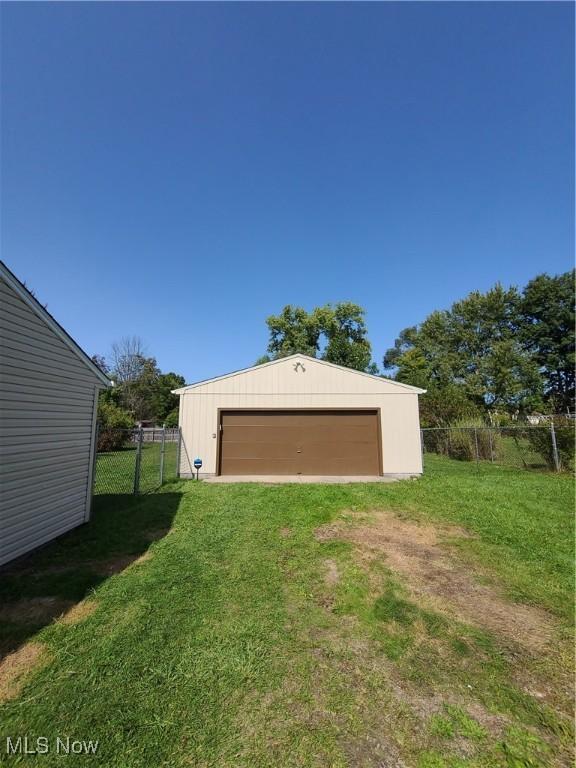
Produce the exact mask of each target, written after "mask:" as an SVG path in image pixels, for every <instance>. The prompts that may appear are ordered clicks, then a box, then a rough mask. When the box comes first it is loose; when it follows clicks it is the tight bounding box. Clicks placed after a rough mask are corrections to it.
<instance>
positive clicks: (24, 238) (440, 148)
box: [1, 2, 574, 381]
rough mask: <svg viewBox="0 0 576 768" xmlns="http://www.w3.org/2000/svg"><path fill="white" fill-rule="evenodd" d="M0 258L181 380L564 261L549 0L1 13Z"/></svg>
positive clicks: (569, 70)
mask: <svg viewBox="0 0 576 768" xmlns="http://www.w3.org/2000/svg"><path fill="white" fill-rule="evenodd" d="M1 12H2V78H3V82H2V90H3V100H2V200H1V205H2V210H1V213H2V258H3V259H4V261H6V263H7V264H8V265H9V266H10V267H11V269H12V270H13V271H14V272H15V273H16V274H17V275H18V276H19V277H20V279H22V280H25V281H26V282H27V284H28V285H29V286H30V287H31V288H33V289H34V291H35V292H36V294H37V296H38V297H39V298H40V300H41V301H42V302H47V303H48V309H49V310H50V311H51V312H52V313H53V314H54V315H55V317H56V318H57V319H58V320H59V321H60V322H61V323H62V324H63V325H64V327H65V328H66V329H67V330H68V331H69V332H70V333H71V334H72V335H73V336H74V337H75V338H76V339H77V341H78V342H79V343H80V344H81V345H82V346H83V347H84V348H85V349H86V350H87V351H88V352H89V353H90V354H92V353H94V352H99V353H106V352H107V351H108V350H109V348H110V345H111V343H112V341H114V340H116V339H118V338H120V337H121V336H124V335H131V334H138V335H140V336H141V337H142V338H143V339H144V340H145V341H146V343H147V346H148V351H149V353H150V354H153V355H155V356H156V357H157V359H158V361H159V364H160V366H161V367H162V369H163V370H174V371H177V372H179V373H182V374H183V375H184V376H185V377H186V379H187V381H193V380H196V379H201V378H205V377H208V376H212V375H217V374H220V373H223V372H226V371H228V370H232V369H236V368H241V367H244V366H247V365H251V364H252V363H253V362H254V360H255V359H256V358H257V357H258V356H259V355H261V354H262V353H263V352H264V351H265V347H266V344H267V329H266V326H265V323H264V320H265V318H266V316H267V315H269V314H271V313H276V312H278V311H279V310H280V309H281V308H282V307H283V306H284V305H285V304H287V303H293V304H300V305H303V306H305V307H307V308H309V309H310V308H312V307H313V306H316V305H319V304H324V303H326V302H336V301H339V300H352V301H356V302H358V303H359V304H361V305H362V306H364V307H365V308H366V311H367V322H368V328H369V332H370V339H371V341H372V345H373V351H374V358H375V360H376V361H377V362H378V363H381V359H382V355H383V353H384V351H385V350H386V348H387V347H388V346H391V345H392V343H393V341H394V338H395V337H396V335H397V333H398V332H399V331H400V330H401V329H402V328H404V327H406V326H408V325H412V324H415V323H417V322H419V321H421V320H423V319H424V317H425V316H426V315H427V314H428V313H429V312H430V311H432V310H433V309H436V308H443V307H447V306H449V305H450V304H451V303H452V302H453V301H454V300H456V299H458V298H461V297H462V296H464V295H465V294H467V293H468V292H469V291H471V290H473V289H481V290H484V289H487V288H489V287H490V286H491V285H492V284H494V283H495V282H496V281H501V282H503V283H504V284H510V283H511V284H517V285H522V284H524V283H525V282H526V281H527V280H528V279H530V278H531V277H533V276H534V275H536V274H538V273H540V272H543V271H548V272H550V273H558V272H562V271H565V270H567V269H569V268H570V267H571V266H572V263H573V246H574V241H573V237H574V229H573V207H574V183H573V173H574V149H573V132H574V96H573V93H574V74H573V73H574V66H573V54H574V50H573V39H574V38H573V36H574V6H573V5H572V4H571V3H538V2H532V3H520V2H519V3H378V4H376V3H374V4H372V3H356V4H353V3H334V4H333V3H313V4H312V3H311V4H307V3H294V4H293V3H283V4H279V3H278V4H276V3H269V4H259V3H249V4H248V3H247V4H244V3H237V4H228V3H214V4H212V3H201V4H191V3H190V4H185V3H173V4H167V3H164V4H162V3H123V4H108V3H104V4H98V3H91V4H82V3H49V4H42V3H40V4H35V3H17V4H13V3H3V4H2V9H1Z"/></svg>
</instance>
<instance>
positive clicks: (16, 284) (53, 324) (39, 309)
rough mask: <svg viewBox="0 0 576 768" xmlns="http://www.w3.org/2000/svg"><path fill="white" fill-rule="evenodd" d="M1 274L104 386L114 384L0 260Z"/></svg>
mask: <svg viewBox="0 0 576 768" xmlns="http://www.w3.org/2000/svg"><path fill="white" fill-rule="evenodd" d="M0 275H2V277H3V279H4V280H5V281H6V283H8V285H9V286H10V287H11V288H12V290H13V291H14V292H15V293H16V294H17V295H18V296H19V297H20V298H21V299H22V301H23V302H24V303H25V304H26V305H27V306H28V307H30V309H31V310H32V311H33V312H34V313H35V314H36V315H38V317H40V319H41V320H42V321H43V322H44V323H46V325H47V326H48V327H49V328H50V329H51V330H52V331H53V332H54V333H55V334H56V335H57V336H58V338H60V339H61V341H63V342H64V344H66V346H67V347H68V348H69V349H70V351H71V352H73V353H74V354H75V355H76V357H78V358H79V359H80V360H81V361H82V362H83V363H84V365H85V366H86V367H87V368H88V369H89V370H90V371H91V373H93V374H94V376H96V378H97V379H98V380H99V381H100V382H101V383H102V385H103V387H111V386H113V382H112V381H110V379H109V378H108V377H107V376H106V374H105V373H102V371H101V370H100V368H98V366H97V365H96V364H95V363H94V362H92V360H91V359H90V358H89V357H88V355H87V354H86V352H84V350H83V349H82V347H81V346H80V345H79V344H77V343H76V342H75V341H74V339H73V338H72V336H70V334H69V333H68V332H67V331H66V330H64V328H63V327H62V326H61V325H60V323H59V322H58V321H57V320H55V319H54V318H53V317H52V315H51V314H50V313H49V312H48V310H47V309H45V308H44V307H43V306H42V304H40V302H39V301H38V299H37V298H36V297H35V296H33V295H32V294H31V293H30V291H29V290H28V289H27V288H26V286H25V285H24V284H23V283H21V282H20V280H18V278H17V277H16V275H15V274H14V273H13V272H12V271H11V270H10V269H9V268H8V267H7V266H6V264H4V262H3V261H0Z"/></svg>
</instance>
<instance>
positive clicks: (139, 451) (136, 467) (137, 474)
mask: <svg viewBox="0 0 576 768" xmlns="http://www.w3.org/2000/svg"><path fill="white" fill-rule="evenodd" d="M141 464H142V427H139V428H138V442H137V444H136V463H135V465H134V495H137V494H138V492H139V490H140V466H141Z"/></svg>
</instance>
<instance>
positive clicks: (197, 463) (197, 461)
mask: <svg viewBox="0 0 576 768" xmlns="http://www.w3.org/2000/svg"><path fill="white" fill-rule="evenodd" d="M201 467H202V459H194V469H195V470H196V480H198V479H199V478H198V473H199V472H200V468H201Z"/></svg>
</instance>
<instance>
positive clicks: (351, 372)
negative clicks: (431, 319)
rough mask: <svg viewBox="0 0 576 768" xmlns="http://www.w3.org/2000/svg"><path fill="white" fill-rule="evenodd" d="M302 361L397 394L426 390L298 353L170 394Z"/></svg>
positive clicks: (178, 393) (416, 392)
mask: <svg viewBox="0 0 576 768" xmlns="http://www.w3.org/2000/svg"><path fill="white" fill-rule="evenodd" d="M290 361H292V362H298V361H300V362H303V363H306V364H309V363H312V364H315V365H322V366H328V367H330V368H334V369H336V370H337V371H339V372H341V373H345V374H348V375H350V376H351V377H352V376H362V377H364V378H367V379H372V381H374V383H379V384H383V383H386V385H391V386H392V387H393V388H397V389H398V390H399V394H400V393H401V392H402V391H403V392H405V393H406V394H417V395H422V394H424V393H425V392H426V390H425V389H420V388H419V387H413V386H411V385H410V384H402V383H401V382H399V381H394V380H393V379H386V378H384V377H383V376H374V375H373V374H371V373H364V372H363V371H356V370H354V369H353V368H346V367H345V366H343V365H336V363H329V362H328V361H327V360H319V359H318V358H317V357H310V356H309V355H303V354H300V353H297V354H294V355H289V356H288V357H280V358H278V359H277V360H272V361H270V362H269V363H262V364H260V365H252V366H250V368H241V369H240V370H239V371H232V372H231V373H226V374H223V375H222V376H215V377H214V378H212V379H204V380H203V381H197V382H195V383H193V384H188V385H187V386H185V387H180V388H179V389H173V390H172V394H174V395H184V394H186V393H187V392H191V391H192V390H194V389H197V388H200V387H205V386H208V385H211V384H215V383H217V382H220V381H224V380H226V379H230V378H232V377H234V376H244V375H246V374H249V373H252V372H254V371H260V370H264V369H266V368H269V367H271V366H276V365H282V364H285V363H287V362H290Z"/></svg>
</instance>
